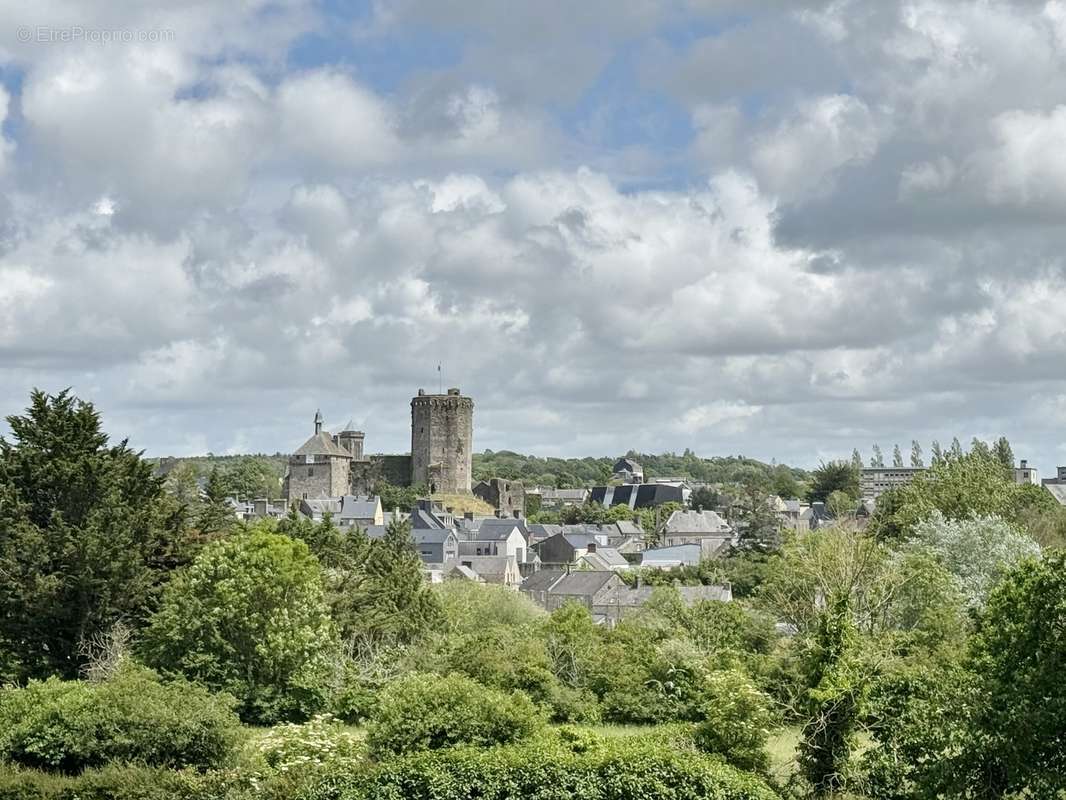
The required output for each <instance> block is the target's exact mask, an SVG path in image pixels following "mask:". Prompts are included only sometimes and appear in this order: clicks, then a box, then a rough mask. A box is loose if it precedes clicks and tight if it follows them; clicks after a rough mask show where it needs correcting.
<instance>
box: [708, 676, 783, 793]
mask: <svg viewBox="0 0 1066 800" xmlns="http://www.w3.org/2000/svg"><path fill="white" fill-rule="evenodd" d="M703 714H704V720H703V722H701V723H700V724H699V725H698V726H697V727H696V733H695V740H696V746H697V747H699V748H700V749H701V750H704V751H706V752H709V753H720V754H721V755H722V756H724V757H725V759H726V760H727V761H728V762H729V763H730V764H732V765H733V766H735V767H737V768H739V769H744V770H756V771H759V772H764V771H765V770H766V769H767V768H768V767H769V758H768V757H767V755H766V740H767V738H768V737H769V728H770V723H771V716H770V708H769V701H768V698H767V697H766V695H764V694H763V693H762V692H760V691H759V690H758V689H757V688H755V685H754V684H753V683H752V682H751V680H750V679H749V678H748V677H747V676H746V675H744V674H743V673H741V672H738V671H736V670H721V671H719V672H712V673H710V674H709V675H708V676H707V678H706V680H705V684H704V700H703Z"/></svg>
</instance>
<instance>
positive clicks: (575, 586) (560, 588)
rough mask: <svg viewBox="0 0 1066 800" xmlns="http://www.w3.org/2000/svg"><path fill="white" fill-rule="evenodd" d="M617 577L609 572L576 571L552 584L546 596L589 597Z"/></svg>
mask: <svg viewBox="0 0 1066 800" xmlns="http://www.w3.org/2000/svg"><path fill="white" fill-rule="evenodd" d="M615 578H618V575H617V574H616V573H614V572H609V571H594V570H577V571H575V572H571V573H570V574H569V575H564V576H563V577H562V580H560V581H558V582H557V583H556V584H554V585H553V586H552V587H551V588H550V589H549V590H548V594H552V595H563V596H566V597H591V596H592V595H594V594H596V592H598V591H600V589H602V588H603V587H604V586H606V585H607V584H608V583H610V581H611V580H612V579H615Z"/></svg>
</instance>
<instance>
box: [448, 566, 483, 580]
mask: <svg viewBox="0 0 1066 800" xmlns="http://www.w3.org/2000/svg"><path fill="white" fill-rule="evenodd" d="M454 573H459V574H460V575H462V576H463V577H464V578H466V579H467V580H471V581H480V580H481V576H480V575H478V574H477V573H476V572H474V570H472V569H470V567H468V566H466V565H465V564H453V565H452V568H451V569H450V570H448V575H449V576H450V575H453V574H454Z"/></svg>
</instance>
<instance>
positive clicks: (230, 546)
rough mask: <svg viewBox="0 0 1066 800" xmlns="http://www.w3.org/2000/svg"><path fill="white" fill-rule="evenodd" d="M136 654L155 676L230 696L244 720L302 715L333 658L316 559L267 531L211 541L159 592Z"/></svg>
mask: <svg viewBox="0 0 1066 800" xmlns="http://www.w3.org/2000/svg"><path fill="white" fill-rule="evenodd" d="M141 651H142V653H143V655H144V658H145V660H146V661H147V662H148V663H149V664H150V665H151V666H154V667H155V668H157V669H159V670H160V671H162V672H166V673H171V674H173V673H179V674H182V675H185V676H186V677H188V678H190V679H192V680H195V681H197V682H199V683H202V684H203V685H205V686H207V687H208V688H210V689H213V690H215V691H224V692H229V693H230V694H232V695H233V696H234V697H236V698H237V700H238V703H239V710H240V714H241V717H242V718H243V719H244V720H246V721H253V722H259V723H273V722H277V721H279V720H300V719H306V718H307V717H309V716H311V715H312V714H314V713H316V712H317V711H319V710H320V709H321V707H322V705H323V703H324V702H325V698H326V684H327V681H328V678H329V674H330V669H331V661H332V657H333V655H334V654H335V653H336V652H337V639H336V635H335V633H334V629H333V624H332V621H331V620H330V616H329V608H328V606H327V605H326V599H325V596H324V593H323V590H322V574H321V571H320V569H319V564H318V560H317V559H316V558H315V557H314V556H313V555H312V554H311V552H310V550H308V547H307V545H306V544H304V543H303V542H300V541H295V540H293V539H290V538H289V537H287V536H282V535H280V534H276V533H270V532H268V531H265V530H256V529H253V530H250V531H247V532H243V533H238V534H235V535H233V536H230V537H229V538H227V539H224V540H220V541H217V542H213V543H212V544H210V545H208V546H206V547H205V548H204V549H203V550H202V551H201V552H200V554H199V556H197V558H196V560H195V561H194V562H193V563H192V564H191V565H190V566H189V567H188V568H187V569H185V570H184V571H182V572H181V573H179V574H178V575H177V576H176V577H175V578H174V579H173V580H172V581H171V583H170V584H169V585H168V586H167V587H166V590H165V591H164V593H163V600H162V603H161V605H160V608H159V610H158V611H157V612H156V613H155V615H154V616H153V617H152V619H151V621H150V624H149V625H148V627H147V629H146V630H145V632H144V636H143V640H142V647H141Z"/></svg>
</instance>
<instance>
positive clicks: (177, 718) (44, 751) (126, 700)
mask: <svg viewBox="0 0 1066 800" xmlns="http://www.w3.org/2000/svg"><path fill="white" fill-rule="evenodd" d="M239 736H240V725H239V722H238V720H237V717H236V715H235V714H234V712H233V700H232V698H227V697H225V696H221V697H219V696H212V695H210V694H209V693H208V692H207V691H206V690H205V689H203V688H201V687H199V686H195V685H193V684H190V683H187V682H186V681H176V682H173V683H161V682H160V681H159V680H158V678H157V676H156V675H155V674H154V673H152V672H150V671H149V670H144V669H135V668H130V667H127V668H125V669H124V670H123V671H122V672H120V673H119V674H118V675H117V676H116V677H114V678H112V679H111V680H108V681H105V682H103V683H83V682H80V681H62V680H59V679H57V678H50V679H48V680H47V681H44V682H33V683H30V684H29V685H28V686H26V687H25V688H21V689H19V688H6V689H3V690H0V757H3V758H5V759H7V760H10V761H13V762H16V763H19V764H24V765H26V766H32V767H38V768H40V769H44V770H56V771H61V772H78V771H81V770H83V769H85V768H87V767H97V766H101V765H103V764H106V763H108V762H112V761H117V762H134V761H135V762H139V763H142V764H147V765H150V766H166V767H176V768H181V767H196V768H211V767H217V766H219V765H222V764H224V763H226V762H227V761H229V759H230V758H231V757H232V755H233V753H234V750H235V746H236V744H237V740H238V738H239Z"/></svg>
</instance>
